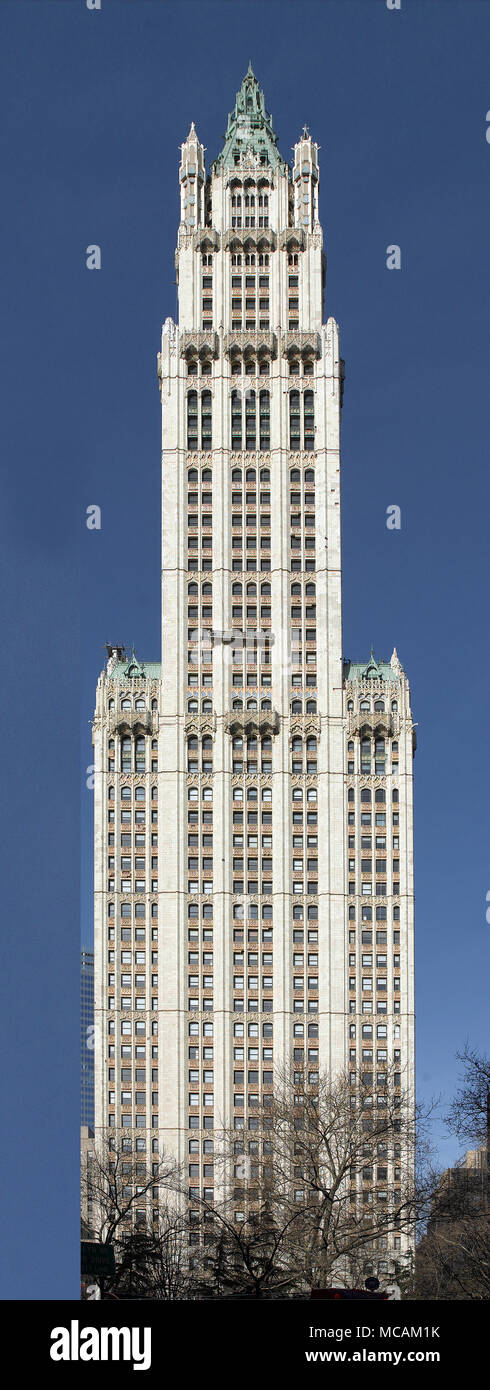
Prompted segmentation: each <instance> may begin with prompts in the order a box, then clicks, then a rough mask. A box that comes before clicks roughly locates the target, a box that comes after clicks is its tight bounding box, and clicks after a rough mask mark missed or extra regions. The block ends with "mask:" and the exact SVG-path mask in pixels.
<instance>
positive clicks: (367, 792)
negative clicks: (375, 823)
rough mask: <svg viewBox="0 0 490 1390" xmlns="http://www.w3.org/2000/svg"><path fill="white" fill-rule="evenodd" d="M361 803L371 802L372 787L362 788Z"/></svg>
mask: <svg viewBox="0 0 490 1390" xmlns="http://www.w3.org/2000/svg"><path fill="white" fill-rule="evenodd" d="M361 801H365V802H370V801H371V789H370V787H361Z"/></svg>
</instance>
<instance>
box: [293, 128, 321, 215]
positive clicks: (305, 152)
mask: <svg viewBox="0 0 490 1390" xmlns="http://www.w3.org/2000/svg"><path fill="white" fill-rule="evenodd" d="M318 181H319V175H318V145H317V144H316V141H315V140H312V138H311V135H310V132H309V130H308V126H306V125H305V126H303V132H302V135H301V136H300V139H299V140H298V142H297V144H296V145H295V146H294V167H293V183H294V225H295V227H302V228H303V230H304V231H305V232H312V231H313V228H314V227H315V226H316V224H317V223H318Z"/></svg>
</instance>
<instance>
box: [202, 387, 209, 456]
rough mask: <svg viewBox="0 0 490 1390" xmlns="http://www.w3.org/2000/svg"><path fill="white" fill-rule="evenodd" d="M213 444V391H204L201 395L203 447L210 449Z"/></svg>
mask: <svg viewBox="0 0 490 1390" xmlns="http://www.w3.org/2000/svg"><path fill="white" fill-rule="evenodd" d="M211 444H212V430H211V392H210V391H203V392H202V395H201V448H202V449H210V448H211Z"/></svg>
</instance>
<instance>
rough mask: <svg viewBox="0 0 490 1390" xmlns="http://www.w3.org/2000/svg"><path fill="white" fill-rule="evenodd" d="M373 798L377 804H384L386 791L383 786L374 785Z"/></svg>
mask: <svg viewBox="0 0 490 1390" xmlns="http://www.w3.org/2000/svg"><path fill="white" fill-rule="evenodd" d="M374 800H375V801H377V802H378V805H379V804H380V803H381V805H383V804H384V802H385V801H386V792H385V790H384V787H376V791H375V793H374Z"/></svg>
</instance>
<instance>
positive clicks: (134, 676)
mask: <svg viewBox="0 0 490 1390" xmlns="http://www.w3.org/2000/svg"><path fill="white" fill-rule="evenodd" d="M161 674H162V665H161V662H160V661H137V660H136V657H135V656H132V657H130V659H129V661H116V662H115V665H114V666H113V668H112V671H111V672H110V675H109V680H112V681H121V680H147V681H152V680H159V679H160V676H161Z"/></svg>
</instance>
